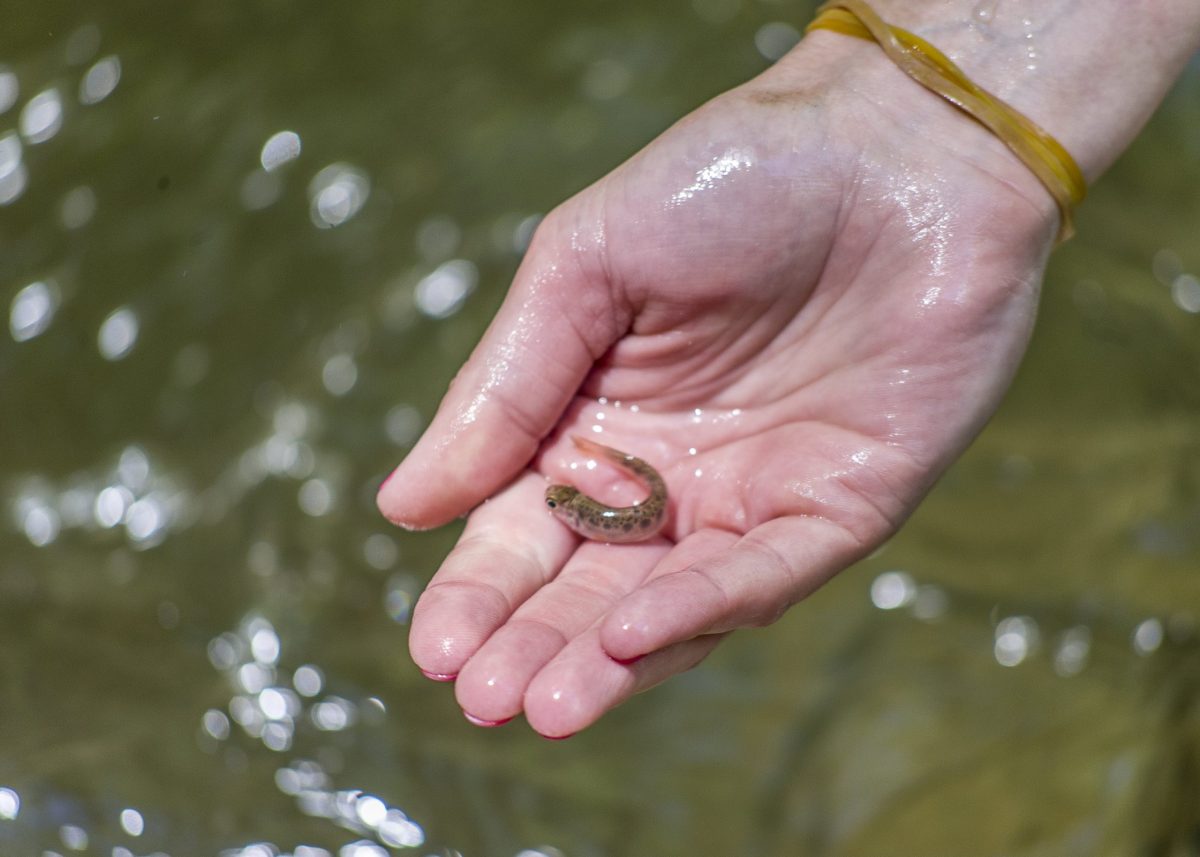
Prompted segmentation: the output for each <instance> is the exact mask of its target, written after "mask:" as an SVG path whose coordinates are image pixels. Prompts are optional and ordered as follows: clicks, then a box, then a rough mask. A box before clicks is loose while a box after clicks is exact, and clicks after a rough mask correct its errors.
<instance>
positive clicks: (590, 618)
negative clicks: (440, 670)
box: [454, 539, 670, 724]
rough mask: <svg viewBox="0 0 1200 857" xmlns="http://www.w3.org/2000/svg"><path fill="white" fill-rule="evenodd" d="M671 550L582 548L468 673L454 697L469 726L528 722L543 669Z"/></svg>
mask: <svg viewBox="0 0 1200 857" xmlns="http://www.w3.org/2000/svg"><path fill="white" fill-rule="evenodd" d="M669 550H670V546H669V545H668V543H667V542H666V541H665V540H661V539H660V540H657V541H655V542H645V543H642V544H636V545H623V546H613V545H606V544H600V543H598V542H584V543H583V544H581V545H580V546H579V549H578V550H577V551H576V552H575V554H574V555H573V556H572V557H571V559H570V560H569V561H568V562H567V564H566V566H565V567H564V568H563V570H562V572H560V573H559V575H558V576H557V577H556V578H555V579H554V580H553V581H551V582H550V583H549V584H547V585H546V586H544V587H542V588H541V589H540V590H538V591H537V592H536V593H534V594H533V595H532V596H531V597H530V598H529V599H528V600H526V601H525V602H524V603H523V604H522V605H521V606H520V607H518V608H517V610H516V611H515V612H514V613H513V614H512V617H511V618H510V619H509V620H508V621H507V622H505V623H504V625H503V626H502V627H500V628H499V629H498V630H497V631H496V632H495V633H493V634H492V635H491V636H490V637H489V638H488V640H487V642H485V643H484V644H483V645H482V646H481V647H480V648H479V650H478V651H477V652H476V653H475V654H474V655H472V657H471V658H470V660H468V661H467V663H466V665H465V666H463V668H462V671H461V672H460V673H459V675H458V680H457V682H456V684H455V688H454V689H455V694H456V696H457V698H458V703H459V705H460V706H462V709H463V711H464V713H466V714H467V717H468V719H470V720H472V721H473V722H476V723H481V722H483V723H493V724H494V723H501V722H504V721H506V720H509V719H510V718H512V717H515V716H516V715H517V714H520V713H521V708H522V700H523V697H524V695H525V691H526V689H527V688H528V686H529V683H530V681H532V679H533V678H534V676H536V675H537V674H538V672H539V671H540V670H541V669H542V667H544V666H545V665H546V664H547V663H549V662H550V661H551V660H552V659H554V658H555V657H556V656H557V655H558V653H559V652H560V651H562V649H563V648H564V647H565V646H567V645H568V644H569V643H570V641H571V640H573V639H575V638H576V637H578V636H579V635H580V634H582V633H583V632H584V631H586V630H587V629H589V628H591V627H593V626H594V625H595V623H596V621H597V620H598V619H599V618H600V617H601V616H603V615H604V614H605V613H607V612H608V610H609V609H611V607H612V605H613V604H615V603H616V602H618V601H619V600H620V599H621V598H622V597H624V596H625V595H627V594H629V592H631V591H633V590H634V589H635V588H637V586H638V585H639V584H640V583H641V582H642V580H644V579H645V577H646V575H647V574H649V573H650V571H651V569H653V568H654V567H655V566H656V565H657V564H658V562H659V560H660V559H662V557H663V556H664V555H666V553H667V552H668V551H669Z"/></svg>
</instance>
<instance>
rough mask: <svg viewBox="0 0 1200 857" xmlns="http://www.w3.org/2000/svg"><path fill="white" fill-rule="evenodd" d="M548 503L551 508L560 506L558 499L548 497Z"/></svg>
mask: <svg viewBox="0 0 1200 857" xmlns="http://www.w3.org/2000/svg"><path fill="white" fill-rule="evenodd" d="M546 505H547V506H549V507H550V508H551V509H554V508H556V507H557V506H558V501H557V500H552V499H547V500H546Z"/></svg>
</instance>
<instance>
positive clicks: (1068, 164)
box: [805, 0, 1087, 243]
mask: <svg viewBox="0 0 1200 857" xmlns="http://www.w3.org/2000/svg"><path fill="white" fill-rule="evenodd" d="M812 30H833V31H834V32H836V33H843V34H844V35H847V36H855V37H857V38H860V39H867V40H868V41H872V40H873V41H875V42H877V43H878V44H879V46H880V47H881V48H883V51H884V53H886V54H887V55H888V57H890V58H891V60H892V61H893V62H894V63H896V65H898V66H900V68H901V69H903V70H904V72H905V73H907V74H908V75H909V77H911V78H913V79H914V80H916V81H917V82H918V83H920V84H921V85H922V86H924V87H926V88H927V89H930V90H932V91H934V92H936V93H937V94H938V95H940V96H942V97H943V98H945V99H946V100H947V101H949V102H950V103H951V104H953V105H954V106H955V107H958V108H959V109H960V110H962V111H963V112H965V113H967V114H968V115H970V116H972V117H974V118H975V119H976V120H978V121H979V122H980V123H982V124H983V125H984V126H985V127H987V128H988V129H989V130H990V131H991V132H992V133H993V134H995V135H996V136H997V137H999V138H1000V139H1001V140H1003V141H1004V143H1005V145H1007V146H1008V147H1009V148H1010V149H1012V151H1013V153H1014V154H1016V156H1017V157H1018V158H1020V159H1021V161H1022V162H1024V164H1025V166H1027V167H1029V169H1030V170H1032V171H1033V174H1034V175H1035V176H1037V177H1038V179H1039V180H1040V181H1041V183H1042V184H1044V185H1045V186H1046V190H1048V191H1050V195H1051V196H1053V197H1054V201H1055V202H1056V203H1058V210H1059V212H1061V214H1062V224H1061V226H1060V228H1059V231H1058V240H1059V243H1061V242H1063V241H1066V240H1067V239H1068V238H1070V237H1071V236H1072V235H1074V234H1075V223H1074V217H1073V214H1074V211H1075V207H1076V206H1078V205H1079V203H1081V202H1083V198H1084V197H1085V196H1086V195H1087V181H1086V180H1085V179H1084V177H1083V173H1082V172H1081V171H1080V169H1079V166H1078V165H1077V164H1076V163H1075V159H1074V158H1072V157H1071V155H1070V153H1069V152H1067V150H1066V149H1064V148H1063V147H1062V145H1061V144H1060V143H1059V142H1058V141H1057V140H1055V139H1054V138H1053V137H1051V136H1050V135H1049V134H1047V133H1046V132H1045V131H1043V130H1042V129H1041V128H1039V127H1038V126H1037V124H1036V123H1034V122H1033V121H1031V120H1030V119H1028V118H1027V117H1025V116H1023V115H1022V114H1021V113H1018V112H1017V111H1016V110H1014V109H1013V108H1012V107H1010V106H1008V105H1007V104H1005V103H1004V102H1003V101H1002V100H1000V99H999V98H997V97H996V96H994V95H992V94H991V93H989V92H988V91H987V90H985V89H983V88H981V87H979V86H976V85H975V84H974V83H972V82H971V80H970V78H968V77H967V76H966V75H965V74H963V73H962V70H961V69H960V68H959V67H958V66H956V65H955V64H954V63H953V62H951V61H950V59H949V57H947V56H946V55H945V54H943V53H942V52H941V51H939V50H938V49H937V48H935V47H934V46H933V45H931V44H929V42H927V41H925V40H924V39H922V38H920V37H919V36H914V35H913V34H912V33H910V32H908V31H907V30H902V29H900V28H899V27H893V26H890V25H888V24H886V23H885V22H884V21H883V19H882V18H880V17H879V16H878V15H876V14H875V12H874V10H872V9H871V7H870V6H868V5H867V4H866V3H864V2H863V0H829V2H827V3H824V4H822V5H821V6H820V7H819V8H818V9H817V17H816V19H814V20H813V22H812V23H811V24H809V25H808V27H807V28H806V29H805V32H806V33H807V32H811V31H812Z"/></svg>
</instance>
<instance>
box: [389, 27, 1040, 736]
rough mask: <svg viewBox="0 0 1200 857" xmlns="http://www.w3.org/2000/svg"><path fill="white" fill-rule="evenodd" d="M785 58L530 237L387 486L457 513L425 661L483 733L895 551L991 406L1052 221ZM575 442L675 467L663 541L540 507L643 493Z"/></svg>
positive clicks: (990, 178) (599, 701)
mask: <svg viewBox="0 0 1200 857" xmlns="http://www.w3.org/2000/svg"><path fill="white" fill-rule="evenodd" d="M803 47H804V46H802V48H803ZM817 51H819V48H818V49H814V50H812V51H810V52H809V53H810V54H811V55H815V54H816V52H817ZM797 54H799V56H796V55H793V57H790V58H789V60H788V61H787V62H785V63H781V64H780V65H779V66H777V67H776V68H774V69H772V70H771V71H769V72H768V73H766V74H764V75H763V76H762V77H760V78H758V79H757V80H755V81H752V82H751V83H749V84H747V85H746V86H744V87H742V88H740V89H739V90H735V91H734V92H732V93H729V94H727V95H725V96H722V97H721V98H719V99H717V100H716V101H714V102H712V103H710V104H709V105H706V106H705V107H704V108H702V109H701V110H699V111H697V112H696V113H694V114H692V115H691V116H689V117H688V118H687V119H685V120H684V121H682V122H681V123H679V125H677V126H676V127H674V128H672V129H671V130H670V131H668V132H667V133H666V134H664V135H663V136H662V137H660V138H659V139H658V140H656V141H655V142H654V143H653V144H652V145H651V146H649V147H648V148H647V149H645V150H644V151H643V152H641V153H640V154H639V155H638V156H636V157H635V158H634V159H632V160H631V161H630V162H629V163H627V164H625V165H624V166H622V167H621V168H619V169H618V170H616V171H615V172H614V173H612V174H611V175H609V176H607V177H606V178H604V179H603V180H602V181H600V182H599V183H597V184H596V185H594V186H593V187H591V188H588V189H587V190H585V191H583V192H582V193H580V194H579V195H578V196H576V197H575V198H573V199H571V200H569V201H568V202H567V203H565V204H564V205H562V206H561V207H560V208H558V209H557V210H555V211H554V212H552V213H551V214H550V215H549V216H548V217H547V218H546V220H545V221H544V223H543V224H542V226H541V227H540V229H539V230H538V233H537V235H536V237H535V239H534V242H533V245H532V246H531V248H530V251H529V253H528V255H527V256H526V259H525V261H524V263H523V264H522V267H521V269H520V271H519V272H518V274H517V277H516V280H515V281H514V283H513V286H512V289H511V291H510V293H509V295H508V297H507V299H506V300H505V303H504V305H503V307H502V308H501V310H500V311H499V313H498V314H497V316H496V319H495V320H494V321H493V323H492V325H491V326H490V327H489V329H488V331H487V333H486V334H485V336H484V338H483V340H482V342H481V343H480V345H479V346H478V348H477V349H476V351H475V352H474V354H473V355H472V356H471V358H470V360H469V361H468V362H467V364H466V365H465V366H464V367H463V369H462V371H461V372H460V373H459V376H458V377H457V378H456V380H455V382H454V384H453V385H452V387H451V389H450V391H449V392H448V393H447V395H446V397H445V399H444V401H443V403H442V406H441V408H440V409H439V411H438V414H437V416H436V417H435V419H434V420H433V422H432V424H431V426H430V427H429V429H428V431H427V432H426V434H425V436H424V437H423V438H422V439H421V441H420V442H419V443H418V445H417V446H416V448H415V449H414V450H413V452H412V453H411V455H410V456H409V457H408V458H407V459H406V460H405V462H404V463H403V464H402V465H401V467H400V468H399V469H398V470H397V471H396V474H395V475H394V476H393V478H391V479H389V481H388V482H387V483H386V484H385V486H384V487H383V488H382V489H381V491H380V497H379V503H380V507H381V509H382V510H383V511H384V513H385V514H386V515H387V516H388V517H389V518H391V519H392V520H393V521H395V522H397V523H399V524H401V525H404V526H409V527H429V526H436V525H439V524H442V523H444V522H446V521H447V520H450V519H451V518H453V517H455V516H458V515H461V514H463V513H465V512H467V511H468V510H472V509H473V510H474V511H471V513H470V518H469V520H468V524H467V527H466V530H465V532H464V534H463V536H462V539H461V541H460V542H459V544H458V545H457V547H456V548H455V549H454V551H453V552H452V553H451V554H450V556H449V557H448V558H447V559H446V561H445V563H444V564H443V566H442V568H441V569H440V570H439V571H438V573H437V574H436V576H435V577H434V579H433V580H432V582H431V583H430V585H429V588H428V589H427V590H426V592H425V593H424V594H423V595H422V597H421V600H420V602H419V603H418V606H417V610H416V613H415V615H414V619H413V626H412V633H411V639H410V648H411V650H412V654H413V657H414V659H415V660H416V662H417V664H418V666H420V667H421V668H422V670H423V671H425V672H426V673H427V674H429V675H431V676H434V677H445V678H450V677H456V680H457V684H456V693H457V696H458V701H459V703H460V705H462V707H463V709H464V711H465V712H466V713H467V714H468V715H469V716H470V717H471V718H472V719H474V720H476V721H477V722H481V723H498V722H503V721H505V720H507V719H508V718H511V717H513V716H515V715H516V714H518V713H521V712H524V713H525V715H526V718H527V719H528V721H529V723H530V724H531V725H532V726H533V728H534V729H536V730H537V731H539V732H541V733H542V734H544V735H548V736H563V735H568V734H571V733H573V732H576V731H578V730H579V729H581V728H583V727H585V726H587V725H588V724H590V723H592V722H593V721H595V720H596V719H597V718H598V717H599V716H601V715H602V714H603V713H604V712H605V711H606V710H608V709H610V708H612V707H613V706H615V705H617V704H619V703H620V702H621V701H623V700H624V699H626V698H627V697H628V696H629V695H631V694H632V693H634V692H636V691H638V690H641V689H644V688H646V687H649V686H651V685H653V684H655V683H657V682H659V681H662V680H663V679H665V678H667V677H668V676H670V675H672V674H674V673H676V672H679V671H681V670H684V669H687V668H689V667H691V666H693V665H694V664H695V663H697V662H698V661H699V660H700V659H702V658H703V657H704V656H705V655H706V654H707V653H708V652H709V651H710V650H711V649H712V648H713V646H714V645H716V643H717V641H718V640H719V639H720V637H721V636H722V635H723V634H725V633H727V632H728V631H731V630H733V629H735V628H738V627H743V626H749V625H761V624H765V623H768V622H771V621H774V620H775V619H777V618H778V617H779V616H780V615H781V614H782V613H783V612H784V611H785V610H786V609H787V608H788V607H789V606H791V605H792V604H794V603H795V602H796V601H798V600H800V599H801V598H803V597H804V596H805V595H807V594H808V593H809V592H811V591H812V590H813V589H814V588H816V587H817V586H819V585H820V584H821V583H822V582H824V581H825V580H827V579H828V578H829V577H830V576H831V575H832V574H834V573H836V572H837V571H839V570H840V569H842V568H844V567H845V566H846V565H848V564H849V563H851V562H853V561H854V560H856V559H858V558H859V557H861V556H863V555H864V554H865V553H867V552H869V551H870V550H871V549H873V548H874V547H876V546H877V545H878V544H879V543H880V542H882V541H883V540H884V539H885V538H887V537H888V536H889V535H891V534H892V533H893V532H894V531H895V530H896V528H897V527H898V526H899V525H900V524H901V523H902V521H903V520H904V519H905V518H906V517H907V515H908V514H909V513H910V512H911V511H912V509H913V508H914V506H915V505H916V504H917V502H918V501H919V500H920V498H921V497H922V496H923V494H924V492H925V491H926V490H928V488H929V486H930V485H931V484H932V482H933V481H934V480H935V479H936V477H937V476H938V475H939V474H940V473H941V472H942V471H943V470H944V468H945V467H946V466H947V465H948V464H949V463H950V462H951V461H952V460H953V459H954V458H955V457H956V456H957V455H958V454H959V453H960V452H961V451H962V449H963V448H964V447H965V446H966V444H967V443H968V442H969V441H970V440H971V438H972V437H973V436H974V435H975V433H976V432H977V431H978V430H979V428H980V427H981V426H982V424H983V422H984V421H985V420H986V419H987V417H988V416H989V415H990V414H991V412H992V411H993V409H994V408H995V406H996V404H997V402H998V401H999V399H1000V397H1001V395H1002V394H1003V391H1004V389H1005V388H1006V387H1007V385H1008V382H1009V379H1010V377H1011V374H1012V371H1013V369H1014V367H1015V366H1016V363H1017V361H1018V360H1019V359H1020V355H1021V353H1022V352H1023V350H1024V346H1025V342H1026V339H1027V336H1028V332H1029V328H1030V326H1031V323H1032V320H1033V316H1034V312H1035V308H1036V299H1037V289H1038V282H1039V280H1040V275H1041V270H1042V266H1043V264H1044V260H1045V256H1046V252H1047V250H1048V247H1049V243H1050V239H1051V237H1052V234H1053V226H1054V223H1053V210H1052V205H1051V203H1050V200H1049V197H1048V196H1047V195H1046V194H1045V193H1044V192H1043V191H1042V190H1041V188H1040V186H1038V185H1037V184H1036V181H1035V180H1034V179H1033V178H1032V176H1031V175H1029V174H1027V173H1026V172H1025V170H1024V168H1023V167H1022V166H1021V165H1020V164H1019V162H1017V161H1016V160H1015V159H1014V158H1012V157H1011V156H1010V155H1009V154H1008V153H1007V152H1005V151H1004V150H1002V149H1001V148H999V146H998V144H996V143H995V141H993V140H991V139H990V138H989V137H988V135H987V134H986V132H984V131H983V130H982V129H979V128H977V127H975V126H974V125H973V124H972V123H971V122H970V121H969V120H967V119H965V118H964V117H962V116H961V115H959V114H957V113H955V112H954V111H953V109H952V108H950V107H948V106H946V105H943V104H941V103H940V102H938V101H937V100H936V99H935V98H934V97H933V96H931V95H929V94H928V93H926V92H924V91H922V90H919V88H917V87H916V86H915V84H910V83H908V82H907V81H906V80H904V79H902V78H901V79H899V80H897V79H896V77H897V76H898V75H899V73H898V72H896V71H895V70H894V69H891V68H886V67H882V65H881V66H880V67H871V66H870V65H869V64H868V66H867V67H865V68H862V69H860V70H858V71H856V72H855V73H854V74H853V75H852V74H841V75H839V77H838V78H837V80H836V81H830V82H828V83H823V82H822V76H821V74H819V73H817V72H814V71H813V70H812V69H813V68H816V67H817V65H818V64H814V65H809V63H810V62H812V60H810V59H809V58H807V57H806V56H805V54H804V51H803V50H800V51H798V52H797ZM871 76H874V77H876V78H878V79H879V80H873V81H871V83H872V85H873V86H875V87H880V86H884V87H886V86H891V87H893V88H898V89H899V92H900V95H898V96H894V97H893V98H892V99H891V101H890V102H888V103H887V104H884V103H876V102H872V101H870V100H869V99H867V98H864V97H863V96H862V95H860V94H858V92H857V91H856V89H855V87H854V86H853V84H854V83H855V82H857V83H859V84H865V82H866V79H867V78H868V77H871ZM880 81H883V83H881V82H880ZM864 89H865V86H864ZM910 90H911V91H910ZM908 100H911V108H910V109H908V110H907V111H906V112H902V111H901V109H900V108H899V107H898V106H897V105H898V104H900V103H901V102H906V101H908ZM569 434H585V435H587V436H589V437H592V438H595V439H596V440H599V441H600V442H602V443H604V444H606V445H609V446H613V447H616V448H618V449H621V450H623V451H626V452H630V453H632V454H634V455H637V456H639V457H641V458H643V459H645V460H647V461H649V462H650V463H651V464H653V465H655V466H656V467H657V468H658V469H659V470H660V472H661V473H662V475H663V476H664V478H665V479H666V481H667V485H668V487H669V489H670V498H671V501H670V509H669V518H668V522H667V526H666V528H665V529H664V530H663V532H662V534H661V536H659V537H657V538H655V539H653V540H650V541H647V542H643V543H639V544H633V545H607V544H600V543H596V542H584V541H581V540H580V539H579V537H578V536H576V535H574V534H573V533H571V532H570V531H569V530H568V529H567V528H566V527H564V526H563V525H562V524H560V523H559V522H558V521H556V520H555V519H554V518H552V517H551V516H550V515H549V514H548V513H547V511H546V509H545V507H544V506H543V504H542V493H543V491H544V490H545V486H546V479H547V477H549V478H551V479H553V480H554V481H569V482H571V483H572V484H575V485H576V486H577V487H580V488H581V489H583V490H585V491H586V492H587V493H589V494H591V495H592V496H594V497H597V498H598V499H600V500H602V501H603V502H606V503H609V504H611V505H623V504H627V503H629V502H632V501H633V500H635V499H636V498H637V495H638V487H637V485H636V484H633V483H631V482H630V481H629V480H628V479H627V478H625V477H622V476H621V475H620V474H619V473H617V472H615V471H612V470H611V469H609V468H607V467H606V466H604V465H603V464H601V465H599V466H595V467H593V466H590V465H589V463H588V462H587V461H586V456H583V455H582V454H580V453H579V452H578V451H577V450H575V449H574V448H573V447H572V445H571V444H570V443H569V441H567V437H568V435H569ZM485 500H486V501H487V502H484V501H485Z"/></svg>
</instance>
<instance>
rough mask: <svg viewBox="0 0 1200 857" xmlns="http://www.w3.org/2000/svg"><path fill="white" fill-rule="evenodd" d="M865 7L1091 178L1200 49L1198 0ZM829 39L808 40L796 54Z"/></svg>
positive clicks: (879, 3)
mask: <svg viewBox="0 0 1200 857" xmlns="http://www.w3.org/2000/svg"><path fill="white" fill-rule="evenodd" d="M871 5H872V7H873V8H874V10H875V12H876V13H877V14H879V15H880V16H881V17H882V18H883V19H884V20H885V21H887V22H888V23H889V24H892V25H895V26H899V27H901V28H903V29H906V30H909V31H910V32H913V33H915V34H917V35H918V36H921V37H922V38H924V39H926V40H928V41H929V42H931V43H932V44H933V45H935V46H936V47H937V48H939V49H940V50H941V51H943V52H944V53H946V54H947V55H948V56H949V57H950V59H951V60H953V61H954V62H955V63H957V64H958V65H959V66H960V67H961V68H962V69H963V71H964V72H965V73H966V74H967V76H968V77H969V78H970V79H971V80H972V81H973V82H974V83H976V84H978V85H979V86H982V87H983V88H984V89H986V90H988V91H989V92H991V93H992V94H993V95H995V96H997V97H999V98H1000V99H1002V100H1004V101H1005V102H1007V103H1008V104H1009V105H1010V106H1011V107H1013V108H1015V109H1016V110H1017V111H1019V112H1020V113H1022V114H1024V115H1025V116H1027V117H1028V118H1029V119H1031V120H1033V121H1034V122H1035V123H1037V124H1038V125H1040V126H1041V127H1042V128H1043V129H1045V130H1046V131H1047V132H1048V133H1050V134H1051V135H1052V136H1054V137H1056V138H1057V139H1058V140H1059V141H1060V142H1061V143H1062V144H1063V145H1064V146H1065V147H1066V148H1067V150H1068V151H1069V152H1071V154H1072V155H1074V156H1075V158H1076V160H1077V161H1078V162H1079V164H1080V166H1081V167H1082V169H1083V170H1084V172H1085V174H1086V175H1087V177H1088V179H1089V180H1093V179H1095V178H1096V177H1097V176H1098V175H1099V174H1100V173H1101V172H1102V171H1103V170H1104V168H1106V167H1107V166H1108V164H1109V163H1111V161H1112V160H1113V159H1114V158H1115V157H1116V156H1117V155H1118V154H1119V153H1120V151H1121V150H1122V149H1124V147H1125V146H1126V145H1128V142H1129V141H1130V140H1131V139H1132V138H1133V136H1134V135H1135V134H1136V133H1137V131H1138V130H1139V129H1140V128H1141V126H1142V124H1143V123H1144V122H1145V120H1146V119H1147V118H1148V117H1149V115H1150V113H1151V112H1153V110H1154V108H1155V107H1156V106H1157V104H1158V102H1159V101H1160V100H1161V98H1162V96H1163V95H1164V94H1165V92H1166V90H1167V89H1168V88H1169V86H1170V84H1171V82H1172V81H1173V80H1174V79H1175V77H1176V75H1177V74H1178V72H1179V70H1180V68H1181V67H1182V65H1183V63H1184V62H1186V60H1187V58H1188V57H1189V56H1190V55H1191V53H1192V52H1194V51H1195V50H1196V48H1197V47H1198V46H1200V4H1198V3H1196V2H1195V0H1160V2H1157V3H1155V4H1152V8H1151V6H1150V5H1148V4H1129V3H1127V2H1125V0H1086V2H1083V0H1053V2H1048V3H1042V4H1038V5H1036V6H1033V5H1031V4H1011V3H1008V4H1000V3H998V2H997V0H983V2H976V0H970V2H966V1H965V0H951V2H945V0H937V2H934V0H916V2H913V0H903V2H902V0H873V2H872V4H871ZM1014 5H1016V6H1018V7H1019V8H1014ZM827 35H828V34H824V33H819V32H817V33H811V34H810V35H809V37H808V38H806V39H805V42H803V43H802V44H801V46H800V48H797V52H801V51H802V49H803V48H804V47H805V46H806V45H805V43H807V42H809V41H810V40H813V39H814V38H816V37H818V36H820V39H818V41H823V40H824V39H825V38H826V36H827ZM834 35H835V36H836V35H838V34H834ZM841 38H843V39H844V38H847V37H845V36H841ZM890 96H891V93H890V92H889V97H890Z"/></svg>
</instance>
